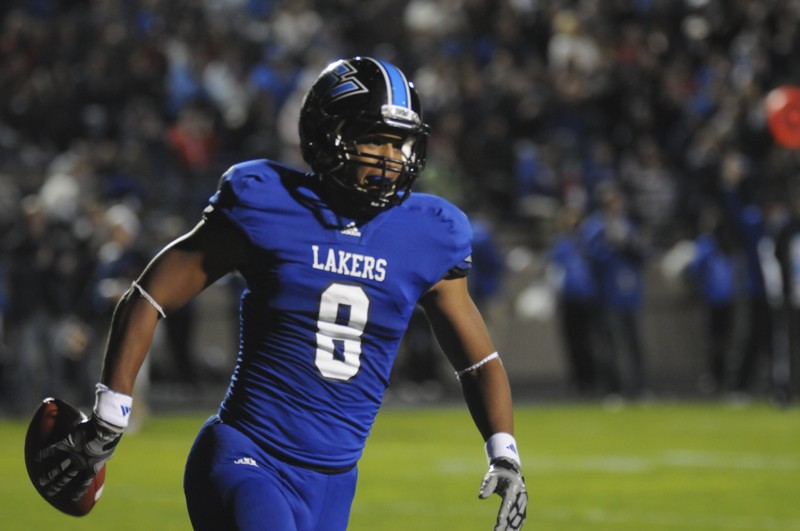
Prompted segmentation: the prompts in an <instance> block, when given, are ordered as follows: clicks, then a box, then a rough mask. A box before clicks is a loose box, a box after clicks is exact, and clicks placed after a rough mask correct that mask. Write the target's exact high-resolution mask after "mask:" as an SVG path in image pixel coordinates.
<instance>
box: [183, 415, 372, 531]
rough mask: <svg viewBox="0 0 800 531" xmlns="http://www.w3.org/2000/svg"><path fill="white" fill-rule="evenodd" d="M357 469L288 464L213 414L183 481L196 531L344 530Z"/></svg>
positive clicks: (196, 442)
mask: <svg viewBox="0 0 800 531" xmlns="http://www.w3.org/2000/svg"><path fill="white" fill-rule="evenodd" d="M357 477H358V469H357V468H355V467H354V468H352V469H351V470H348V471H346V472H341V473H335V474H330V473H324V472H320V471H316V470H311V469H308V468H304V467H299V466H294V465H290V464H287V463H285V462H283V461H281V460H279V459H278V458H276V457H274V456H272V455H270V454H268V453H266V452H264V451H263V450H262V449H261V448H260V447H259V446H257V445H256V444H255V443H254V442H253V441H252V440H250V439H249V438H248V437H247V436H245V435H244V434H243V433H241V432H239V431H238V430H236V429H235V428H233V427H231V426H228V425H226V424H223V423H222V421H220V419H219V417H217V416H216V415H215V416H212V417H211V418H210V419H209V420H208V421H207V422H206V423H205V424H204V425H203V427H202V428H201V430H200V433H199V434H198V435H197V438H196V439H195V442H194V445H193V446H192V449H191V451H190V452H189V458H188V460H187V463H186V471H185V474H184V479H183V490H184V493H185V495H186V506H187V508H188V510H189V518H190V519H191V522H192V526H193V528H194V529H195V530H196V531H201V530H209V531H212V530H213V531H220V530H226V531H228V530H229V531H234V530H238V531H256V530H258V531H339V530H341V531H344V530H345V529H347V521H348V518H349V516H350V507H351V505H352V502H353V497H354V496H355V489H356V479H357Z"/></svg>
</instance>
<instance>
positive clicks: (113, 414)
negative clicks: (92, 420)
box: [94, 383, 133, 431]
mask: <svg viewBox="0 0 800 531" xmlns="http://www.w3.org/2000/svg"><path fill="white" fill-rule="evenodd" d="M132 408H133V398H132V397H130V396H128V395H126V394H122V393H117V392H116V391H112V390H111V389H109V388H108V386H106V385H103V384H101V383H99V384H97V392H96V395H95V403H94V415H95V417H97V418H98V419H99V420H101V421H103V423H105V424H108V425H109V426H110V427H112V428H117V429H118V430H119V431H124V430H125V428H127V427H128V421H129V420H130V417H131V410H132Z"/></svg>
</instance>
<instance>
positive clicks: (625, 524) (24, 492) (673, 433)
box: [0, 403, 800, 531]
mask: <svg viewBox="0 0 800 531" xmlns="http://www.w3.org/2000/svg"><path fill="white" fill-rule="evenodd" d="M204 418H205V415H202V414H198V415H194V416H158V417H154V418H151V419H150V420H149V421H148V422H147V424H146V425H145V426H144V427H143V428H142V430H141V431H139V432H138V433H136V434H131V435H126V436H125V438H124V439H123V442H122V443H121V445H120V447H119V451H118V453H117V456H116V457H115V458H114V460H113V461H111V463H110V464H109V467H108V480H107V483H106V491H105V494H104V495H103V498H102V500H101V502H100V503H99V504H98V505H97V507H95V510H94V511H93V512H92V513H91V514H90V515H89V516H87V517H84V518H73V517H69V516H63V515H61V514H59V513H58V512H57V511H55V510H54V509H52V508H50V506H49V505H47V504H46V503H45V502H44V501H42V500H41V499H40V498H39V497H38V495H37V494H36V492H35V491H34V489H33V487H32V486H31V485H30V484H29V483H28V480H27V476H26V475H25V471H24V465H23V461H22V444H23V437H24V429H25V425H24V423H21V422H10V421H6V422H3V423H0V450H1V451H0V529H3V530H8V531H18V530H19V531H28V530H36V531H38V530H51V529H52V530H59V531H70V530H73V529H74V530H78V529H80V530H110V529H113V530H114V531H124V530H147V531H149V530H159V531H161V530H185V529H189V525H188V518H187V516H186V514H185V510H184V505H183V497H182V491H181V476H182V471H183V463H184V459H185V456H186V453H187V451H188V449H189V446H190V445H191V442H192V439H193V437H194V433H195V431H196V430H197V428H198V427H199V425H200V424H201V423H202V421H203V420H204ZM516 421H517V440H518V442H519V443H520V446H521V449H522V456H523V464H524V467H525V473H526V477H527V482H528V489H529V492H530V494H531V504H530V506H529V510H528V523H527V524H526V527H525V529H526V530H539V531H542V530H544V531H560V530H564V531H567V530H568V531H583V530H588V531H599V530H608V531H627V530H630V531H650V530H654V531H658V530H680V531H693V530H708V531H715V530H720V531H722V530H725V531H792V530H800V410H798V409H797V408H793V409H788V410H778V409H775V408H772V407H771V406H769V405H767V404H759V403H756V404H753V405H749V406H746V407H731V406H728V405H725V404H686V403H684V404H666V403H655V404H648V405H627V406H625V407H622V408H620V409H614V410H611V409H605V408H603V407H602V406H600V405H524V406H518V408H517V413H516ZM484 471H485V461H484V456H483V450H482V444H481V441H480V438H479V437H478V435H477V432H476V431H475V429H474V427H473V426H472V424H471V421H470V420H469V418H468V416H467V414H466V412H465V408H463V407H456V406H452V407H437V408H430V409H403V408H397V407H388V408H386V409H385V410H384V411H383V412H382V413H381V415H380V416H379V417H378V422H377V424H376V425H375V428H374V431H373V436H372V438H371V439H370V442H369V445H368V447H367V451H366V454H365V456H364V459H363V460H362V462H361V465H360V481H359V488H358V491H357V494H356V499H355V502H354V505H353V512H352V518H351V525H350V529H351V530H356V531H392V530H397V531H400V530H402V531H408V530H413V531H449V530H454V531H455V530H457V531H470V530H481V531H488V530H489V529H492V523H493V520H494V515H495V513H496V507H497V503H498V501H499V499H498V498H496V497H495V498H493V499H491V500H485V501H480V500H478V499H477V491H478V486H479V483H480V480H481V478H482V476H483V473H484Z"/></svg>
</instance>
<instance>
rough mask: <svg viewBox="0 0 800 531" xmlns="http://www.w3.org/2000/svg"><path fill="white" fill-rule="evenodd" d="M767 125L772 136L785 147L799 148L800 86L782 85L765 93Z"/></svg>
mask: <svg viewBox="0 0 800 531" xmlns="http://www.w3.org/2000/svg"><path fill="white" fill-rule="evenodd" d="M765 105H766V108H767V125H769V130H770V132H771V133H772V137H773V138H774V139H775V142H777V143H778V144H779V145H781V146H783V147H786V148H800V87H797V86H793V85H783V86H780V87H777V88H775V89H773V90H771V91H770V92H769V94H767V98H766V101H765Z"/></svg>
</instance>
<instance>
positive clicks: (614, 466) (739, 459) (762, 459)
mask: <svg viewBox="0 0 800 531" xmlns="http://www.w3.org/2000/svg"><path fill="white" fill-rule="evenodd" d="M656 468H725V469H731V470H777V471H781V472H783V471H786V472H789V471H795V470H800V459H798V458H796V457H793V456H765V455H760V454H720V453H713V452H695V451H690V450H675V451H672V452H667V453H663V454H660V455H658V456H654V457H641V456H632V455H616V456H607V455H603V456H586V457H573V458H564V457H557V456H551V457H546V456H542V455H537V456H531V457H529V458H528V460H527V462H526V469H529V470H537V471H540V472H542V471H559V470H601V471H606V472H619V473H628V474H634V473H640V472H649V471H651V470H653V469H656Z"/></svg>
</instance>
